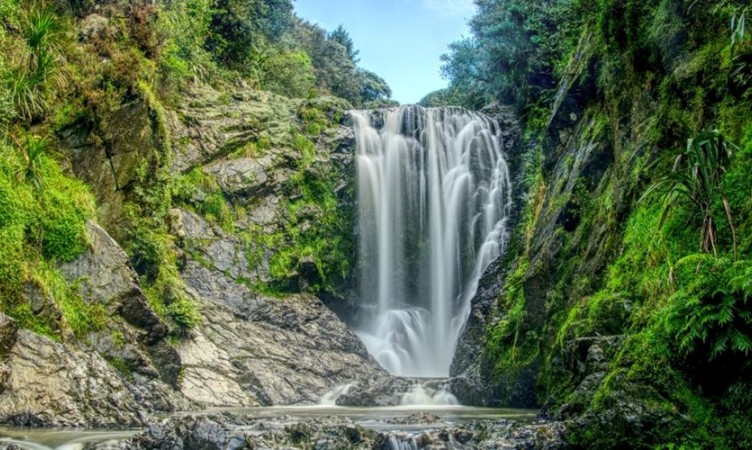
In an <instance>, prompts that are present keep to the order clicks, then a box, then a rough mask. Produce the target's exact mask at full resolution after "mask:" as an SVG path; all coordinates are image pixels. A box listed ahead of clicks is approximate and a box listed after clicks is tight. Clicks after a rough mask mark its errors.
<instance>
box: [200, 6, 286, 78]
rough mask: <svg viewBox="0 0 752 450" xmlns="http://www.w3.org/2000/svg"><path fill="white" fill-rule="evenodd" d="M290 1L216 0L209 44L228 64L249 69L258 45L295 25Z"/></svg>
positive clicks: (272, 39)
mask: <svg viewBox="0 0 752 450" xmlns="http://www.w3.org/2000/svg"><path fill="white" fill-rule="evenodd" d="M292 9H293V7H292V2H291V1H290V0H214V2H213V4H212V8H211V22H210V34H209V36H208V38H207V40H206V46H207V48H208V49H209V51H210V52H212V54H214V56H215V58H217V60H218V61H219V62H220V63H222V64H224V65H225V66H227V67H230V68H232V69H238V70H240V71H241V72H242V71H246V72H247V71H248V69H249V67H248V64H249V63H250V62H251V58H252V52H253V50H254V48H260V47H261V46H263V45H265V43H266V42H267V41H270V42H275V41H277V40H278V39H279V38H280V37H281V36H282V35H283V34H284V33H285V32H286V31H288V30H289V29H290V28H291V26H292V18H293V14H292Z"/></svg>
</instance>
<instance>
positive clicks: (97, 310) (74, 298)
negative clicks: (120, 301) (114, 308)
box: [32, 263, 110, 338]
mask: <svg viewBox="0 0 752 450" xmlns="http://www.w3.org/2000/svg"><path fill="white" fill-rule="evenodd" d="M32 282H34V283H36V284H37V285H38V286H39V287H40V289H41V292H42V294H43V295H45V296H46V297H47V298H50V299H52V300H53V301H54V302H55V304H56V305H57V306H58V307H59V308H60V311H61V312H62V313H63V317H64V319H65V324H66V325H67V326H68V327H69V328H70V330H71V331H72V332H73V334H74V335H75V336H76V337H79V338H81V337H85V336H86V335H87V334H88V333H90V332H94V331H101V330H104V329H105V328H106V327H107V322H108V320H109V316H110V315H109V313H108V312H107V310H106V309H105V307H104V305H101V304H88V303H86V302H84V301H83V299H82V298H81V294H80V290H79V286H78V284H77V283H74V284H73V285H71V284H70V283H68V282H67V281H66V280H65V279H64V278H63V276H62V275H61V274H60V273H59V272H58V271H57V269H55V268H54V267H51V266H50V265H49V264H47V263H41V264H40V265H39V266H38V267H36V268H35V269H34V271H33V275H32ZM78 283H85V280H81V281H79V282H78Z"/></svg>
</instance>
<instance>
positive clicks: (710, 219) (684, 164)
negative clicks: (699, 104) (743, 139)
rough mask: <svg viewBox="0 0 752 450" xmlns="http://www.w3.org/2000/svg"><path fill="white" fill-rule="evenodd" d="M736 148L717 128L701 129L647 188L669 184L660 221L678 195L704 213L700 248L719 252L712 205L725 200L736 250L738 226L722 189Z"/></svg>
mask: <svg viewBox="0 0 752 450" xmlns="http://www.w3.org/2000/svg"><path fill="white" fill-rule="evenodd" d="M734 148H736V146H735V145H733V144H731V143H729V142H727V141H725V140H724V138H723V135H722V134H721V133H720V132H719V131H717V130H714V131H711V132H707V133H700V134H698V135H697V136H696V137H694V138H691V139H689V140H688V141H687V149H686V151H685V152H684V153H682V154H681V155H679V156H678V157H677V158H676V160H675V162H674V165H673V169H672V170H671V173H669V174H668V175H665V176H663V177H661V178H659V179H658V180H657V181H656V182H655V184H653V185H652V186H651V187H650V188H649V189H648V190H647V191H646V192H645V195H646V196H647V195H650V194H652V193H653V192H655V191H659V190H661V189H663V188H667V189H666V190H665V191H664V194H663V202H664V210H663V215H662V218H661V225H662V224H663V222H664V220H665V217H666V215H668V214H669V213H670V212H671V209H672V208H674V207H675V205H676V203H677V201H678V200H679V199H684V200H686V201H688V202H690V203H691V204H692V205H694V208H696V213H697V215H698V216H700V217H702V226H701V228H700V242H701V245H700V250H701V251H703V252H710V251H711V250H712V251H713V253H714V254H715V255H716V256H717V255H718V248H717V245H716V242H717V240H718V239H717V226H716V224H717V223H718V219H717V217H715V216H714V212H713V205H714V204H715V203H718V202H720V203H722V205H723V209H724V212H725V214H726V218H727V219H728V225H729V228H730V230H731V235H732V238H733V247H734V254H736V246H737V243H736V229H735V227H734V221H733V217H732V216H731V206H730V204H729V201H728V198H727V197H726V195H725V194H724V192H723V176H724V174H725V173H726V171H727V170H728V168H729V166H730V164H731V156H732V150H733V149H734ZM643 198H644V197H643Z"/></svg>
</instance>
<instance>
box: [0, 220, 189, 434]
mask: <svg viewBox="0 0 752 450" xmlns="http://www.w3.org/2000/svg"><path fill="white" fill-rule="evenodd" d="M87 231H88V234H89V238H90V243H91V245H90V247H89V249H88V250H87V251H86V252H85V253H84V254H83V255H81V256H80V257H79V258H77V259H76V260H75V261H73V262H70V263H66V264H62V265H60V266H59V270H60V273H61V274H62V275H63V276H64V277H65V278H66V280H67V281H68V282H69V283H71V284H72V285H75V286H78V287H79V289H80V295H81V298H82V299H83V301H85V302H86V303H89V304H96V305H102V306H103V307H104V308H105V309H106V310H107V311H108V313H109V317H108V318H107V323H106V324H105V327H104V329H102V330H100V331H95V332H92V333H90V334H89V335H88V336H86V337H85V338H84V339H81V340H77V339H76V338H74V337H73V336H72V335H71V334H70V333H68V334H65V333H64V334H63V335H62V338H63V339H62V341H61V342H58V341H55V340H53V339H51V338H49V337H46V336H40V335H37V334H34V333H32V332H30V331H27V330H21V331H19V330H18V327H17V325H16V323H15V322H14V321H12V320H11V319H9V318H8V317H5V316H0V386H1V389H0V423H8V424H13V425H34V426H41V425H44V426H54V425H65V426H105V425H110V426H112V425H137V424H141V423H143V420H144V418H145V417H146V414H147V413H148V412H154V411H171V410H174V409H184V408H188V407H190V404H189V402H188V401H186V400H185V399H183V398H182V397H181V396H180V395H179V394H178V393H177V392H175V391H174V390H173V389H172V388H171V387H170V386H168V384H171V385H173V386H174V385H176V384H177V380H178V373H179V371H180V358H179V355H178V354H177V352H176V351H175V349H174V348H172V347H171V346H170V344H169V343H168V342H167V341H166V340H165V338H166V336H167V327H166V325H165V324H164V322H162V321H161V320H160V319H159V317H158V316H157V315H156V314H155V313H154V311H153V310H152V309H151V308H150V307H149V305H148V303H147V302H146V297H145V296H144V293H143V292H142V291H141V288H140V287H139V285H138V278H137V277H136V274H135V272H134V271H133V269H132V268H131V266H130V263H129V262H128V258H127V256H126V255H125V252H123V250H122V249H121V248H120V247H119V246H118V245H117V243H115V241H114V240H113V239H112V238H111V237H110V236H109V235H108V234H107V233H106V232H105V231H104V230H103V229H102V228H100V227H99V226H97V225H96V224H93V223H89V224H88V225H87ZM25 293H26V295H27V296H29V298H30V302H31V303H32V305H36V306H35V308H36V309H37V310H38V313H39V314H46V315H47V316H48V317H58V318H59V321H60V322H62V321H63V320H64V319H63V318H62V313H61V312H60V310H59V309H57V307H56V303H55V302H54V301H53V300H52V299H48V298H46V297H45V296H44V293H43V292H41V291H40V290H39V289H37V288H35V286H33V285H30V286H27V289H26V292H25ZM115 361H117V362H119V364H117V365H115V364H114V363H113V362H115Z"/></svg>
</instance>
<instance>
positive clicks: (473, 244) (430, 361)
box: [352, 106, 512, 377]
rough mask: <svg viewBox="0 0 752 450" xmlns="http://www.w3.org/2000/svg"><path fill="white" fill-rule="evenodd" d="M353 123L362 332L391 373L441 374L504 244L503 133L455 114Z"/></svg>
mask: <svg viewBox="0 0 752 450" xmlns="http://www.w3.org/2000/svg"><path fill="white" fill-rule="evenodd" d="M382 114H383V116H382ZM352 116H353V120H354V124H355V134H356V140H357V148H358V150H357V171H358V172H357V176H358V212H359V230H358V231H359V233H358V235H359V239H360V258H359V260H360V273H361V279H360V283H361V284H360V291H361V292H360V293H361V296H362V304H363V308H365V309H366V314H365V315H366V316H367V319H365V320H362V323H361V324H360V325H359V327H358V328H359V329H358V334H359V336H360V337H361V339H362V340H363V342H364V343H365V344H366V347H367V348H368V350H369V352H370V353H371V354H372V355H374V357H375V358H376V359H377V360H378V361H379V363H381V365H382V366H383V367H384V368H385V369H387V370H388V371H389V372H391V373H392V374H394V375H400V376H412V377H446V376H448V375H449V367H450V365H451V362H452V357H453V356H454V351H455V348H456V345H457V340H458V338H459V335H460V333H461V331H462V327H463V325H464V323H465V321H466V320H467V316H468V314H469V312H470V300H471V299H472V296H473V295H474V294H475V290H476V288H477V285H478V280H479V279H480V277H481V275H482V274H483V272H484V271H485V269H486V268H487V267H488V265H489V264H490V263H491V262H492V261H494V260H495V259H496V258H498V257H499V255H500V254H501V253H502V252H503V251H504V246H505V244H506V237H507V232H506V222H507V216H508V213H509V210H510V207H511V202H512V198H511V186H510V180H509V169H508V167H507V163H506V160H505V159H504V154H503V151H502V147H501V140H500V138H499V132H500V130H499V127H498V125H497V124H496V123H495V122H494V121H493V120H491V119H490V118H488V117H486V116H483V115H481V114H477V113H473V112H470V111H466V110H464V109H461V108H440V109H439V108H436V109H434V108H430V109H424V108H421V107H417V106H409V107H401V108H394V109H389V110H384V111H379V112H376V113H371V112H367V111H356V112H353V113H352ZM382 117H383V121H382V120H377V119H380V118H382ZM380 122H383V123H380Z"/></svg>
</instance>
